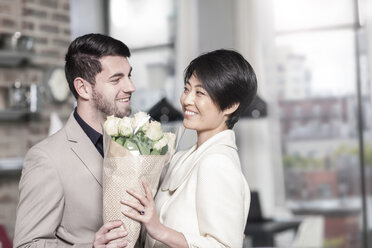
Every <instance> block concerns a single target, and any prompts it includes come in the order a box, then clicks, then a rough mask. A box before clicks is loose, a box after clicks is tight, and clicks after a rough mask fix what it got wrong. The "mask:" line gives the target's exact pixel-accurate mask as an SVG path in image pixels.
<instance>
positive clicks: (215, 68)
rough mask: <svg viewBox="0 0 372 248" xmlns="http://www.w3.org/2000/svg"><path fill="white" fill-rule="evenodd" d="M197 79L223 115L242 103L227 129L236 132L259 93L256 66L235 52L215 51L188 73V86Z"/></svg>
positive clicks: (194, 64) (192, 65)
mask: <svg viewBox="0 0 372 248" xmlns="http://www.w3.org/2000/svg"><path fill="white" fill-rule="evenodd" d="M192 75H194V76H195V77H196V78H197V79H198V80H199V81H200V83H201V84H202V85H203V88H204V89H205V90H206V91H207V92H208V94H209V95H210V97H211V99H212V101H213V102H214V103H215V104H216V105H217V106H218V107H219V109H220V110H221V111H223V110H225V109H227V108H229V107H232V106H233V105H234V104H235V103H239V107H238V108H237V110H236V111H235V112H233V113H231V114H230V115H229V117H228V119H227V121H226V126H227V127H228V128H229V129H232V128H233V127H234V125H235V123H236V122H237V121H238V120H239V117H240V115H241V114H242V112H243V111H244V110H245V109H246V108H247V107H248V105H249V104H250V103H251V102H252V100H253V98H254V97H255V95H256V92H257V79H256V74H255V72H254V71H253V69H252V66H251V65H250V64H249V63H248V62H247V61H246V60H245V59H244V57H243V56H242V55H241V54H240V53H238V52H235V51H232V50H225V49H220V50H215V51H212V52H209V53H206V54H203V55H200V56H199V57H197V58H195V59H194V60H193V61H191V63H190V64H189V66H188V67H187V68H186V70H185V76H184V83H185V84H186V82H188V81H189V79H190V78H191V76H192Z"/></svg>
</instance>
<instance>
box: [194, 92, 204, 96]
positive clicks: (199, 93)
mask: <svg viewBox="0 0 372 248" xmlns="http://www.w3.org/2000/svg"><path fill="white" fill-rule="evenodd" d="M196 94H198V95H202V96H204V95H205V93H204V92H202V91H197V92H196Z"/></svg>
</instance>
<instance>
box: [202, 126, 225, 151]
mask: <svg viewBox="0 0 372 248" xmlns="http://www.w3.org/2000/svg"><path fill="white" fill-rule="evenodd" d="M225 130H227V127H226V126H224V127H223V128H218V129H214V130H207V131H202V132H201V131H199V132H198V133H197V136H198V138H197V142H196V149H198V148H199V147H200V146H201V145H202V144H203V143H204V142H206V141H207V140H208V139H210V138H211V137H213V136H214V135H216V134H218V133H220V132H222V131H225Z"/></svg>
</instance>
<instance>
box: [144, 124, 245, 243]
mask: <svg viewBox="0 0 372 248" xmlns="http://www.w3.org/2000/svg"><path fill="white" fill-rule="evenodd" d="M155 202H156V206H157V210H158V214H159V217H160V221H161V223H163V224H164V225H166V226H168V227H170V228H172V229H175V230H177V231H179V232H182V233H183V235H184V236H185V238H186V240H187V242H188V245H189V247H233V248H241V247H242V246H243V237H244V228H245V224H246V221H247V217H248V211H249V204H250V191H249V188H248V184H247V182H246V180H245V178H244V176H243V174H242V172H241V167H240V161H239V156H238V153H237V147H236V144H235V134H234V131H232V130H225V131H223V132H220V133H218V134H216V135H214V136H213V137H211V138H210V139H208V140H207V141H206V142H205V143H203V144H202V145H201V146H200V147H199V148H198V149H196V145H195V146H193V147H192V148H190V149H189V150H186V151H182V152H178V153H177V154H176V155H175V156H174V157H173V159H172V161H171V163H170V166H169V170H168V172H167V174H166V175H165V177H164V181H163V182H162V184H161V187H160V188H159V191H158V193H157V195H156V197H155ZM145 247H146V248H159V247H167V246H166V245H164V244H162V243H161V242H158V241H156V240H153V239H152V238H151V237H149V236H148V235H147V237H146V244H145Z"/></svg>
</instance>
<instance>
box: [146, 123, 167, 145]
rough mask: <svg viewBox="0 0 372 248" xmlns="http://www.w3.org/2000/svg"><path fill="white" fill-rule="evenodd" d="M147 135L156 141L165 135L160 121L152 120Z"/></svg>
mask: <svg viewBox="0 0 372 248" xmlns="http://www.w3.org/2000/svg"><path fill="white" fill-rule="evenodd" d="M145 135H146V136H147V137H148V138H150V139H151V140H155V141H156V140H159V139H160V138H161V137H163V130H162V129H161V125H160V122H157V121H151V122H150V124H149V127H148V129H147V130H146V132H145Z"/></svg>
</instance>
